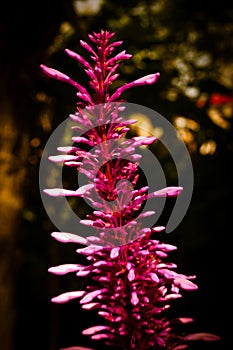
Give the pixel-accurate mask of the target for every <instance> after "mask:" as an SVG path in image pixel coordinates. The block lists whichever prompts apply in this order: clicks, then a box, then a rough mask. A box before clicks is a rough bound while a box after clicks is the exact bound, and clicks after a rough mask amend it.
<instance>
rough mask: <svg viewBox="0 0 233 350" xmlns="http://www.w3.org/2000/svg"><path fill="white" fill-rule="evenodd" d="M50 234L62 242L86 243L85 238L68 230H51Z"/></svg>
mask: <svg viewBox="0 0 233 350" xmlns="http://www.w3.org/2000/svg"><path fill="white" fill-rule="evenodd" d="M51 236H52V237H53V238H55V239H56V240H57V241H59V242H62V243H79V244H86V243H87V240H86V238H84V237H81V236H78V235H75V234H73V233H68V232H52V233H51Z"/></svg>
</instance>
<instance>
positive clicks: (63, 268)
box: [48, 264, 83, 275]
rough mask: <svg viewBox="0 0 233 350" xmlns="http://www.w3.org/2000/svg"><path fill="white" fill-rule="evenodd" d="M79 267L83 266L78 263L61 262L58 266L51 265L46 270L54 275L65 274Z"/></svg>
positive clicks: (77, 269)
mask: <svg viewBox="0 0 233 350" xmlns="http://www.w3.org/2000/svg"><path fill="white" fill-rule="evenodd" d="M80 267H81V268H83V266H81V265H78V264H63V265H58V266H53V267H50V268H49V269H48V272H51V273H54V274H55V275H65V274H66V273H69V272H75V271H79V270H80Z"/></svg>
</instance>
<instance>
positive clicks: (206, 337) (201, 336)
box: [184, 333, 220, 341]
mask: <svg viewBox="0 0 233 350" xmlns="http://www.w3.org/2000/svg"><path fill="white" fill-rule="evenodd" d="M184 339H185V340H202V341H216V340H220V337H219V336H218V335H215V334H210V333H193V334H188V335H186V336H185V337H184Z"/></svg>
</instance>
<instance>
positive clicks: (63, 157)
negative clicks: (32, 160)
mask: <svg viewBox="0 0 233 350" xmlns="http://www.w3.org/2000/svg"><path fill="white" fill-rule="evenodd" d="M79 158H80V157H78V156H72V155H69V154H65V155H64V154H60V155H58V156H50V157H48V159H49V160H51V161H52V162H55V163H62V162H67V161H70V160H78V159H79ZM80 164H81V163H80Z"/></svg>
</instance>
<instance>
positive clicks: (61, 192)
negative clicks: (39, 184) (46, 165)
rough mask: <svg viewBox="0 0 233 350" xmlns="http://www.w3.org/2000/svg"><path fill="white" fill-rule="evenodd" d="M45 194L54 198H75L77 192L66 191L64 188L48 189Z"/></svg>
mask: <svg viewBox="0 0 233 350" xmlns="http://www.w3.org/2000/svg"><path fill="white" fill-rule="evenodd" d="M43 192H44V193H46V194H48V195H49V196H52V197H59V196H75V193H76V191H71V190H66V189H64V188H48V189H47V188H46V189H44V190H43Z"/></svg>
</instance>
